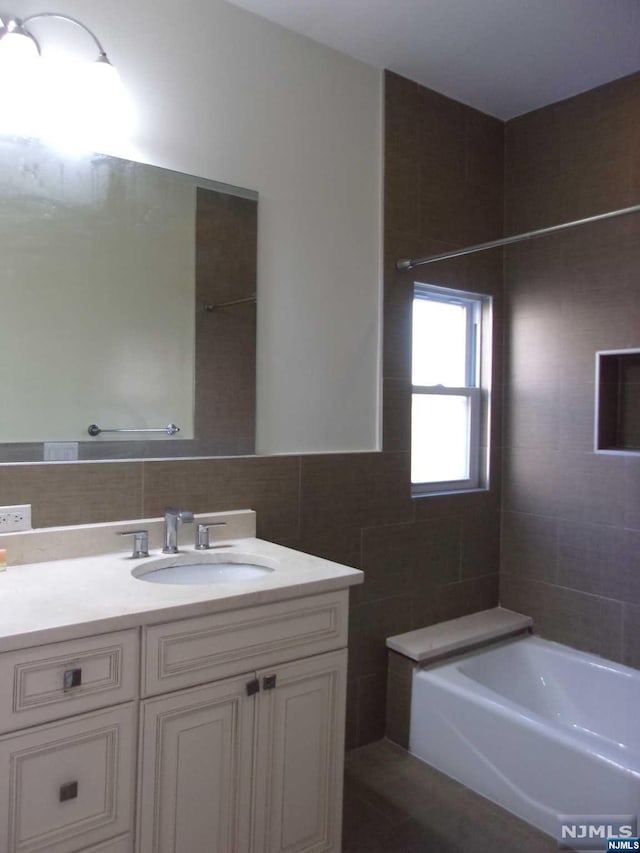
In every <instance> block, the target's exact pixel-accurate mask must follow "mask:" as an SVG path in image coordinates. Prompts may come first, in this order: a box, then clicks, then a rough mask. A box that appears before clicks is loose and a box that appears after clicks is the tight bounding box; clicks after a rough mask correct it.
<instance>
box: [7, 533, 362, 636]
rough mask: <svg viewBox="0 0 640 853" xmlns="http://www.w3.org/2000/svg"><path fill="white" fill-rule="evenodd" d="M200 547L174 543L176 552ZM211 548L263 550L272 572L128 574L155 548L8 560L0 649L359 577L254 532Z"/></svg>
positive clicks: (340, 584)
mask: <svg viewBox="0 0 640 853" xmlns="http://www.w3.org/2000/svg"><path fill="white" fill-rule="evenodd" d="M124 526H126V525H124ZM5 538H6V537H5ZM125 544H128V543H125ZM202 553H203V552H199V551H194V550H192V549H190V548H184V549H183V548H181V553H180V557H181V559H184V558H186V557H188V556H193V557H194V558H195V559H199V558H200V555H201V554H202ZM205 553H206V552H205ZM212 553H216V554H224V553H235V554H243V555H247V556H249V557H250V556H251V555H255V556H256V557H257V558H259V557H264V558H265V559H266V561H268V562H269V563H270V565H273V566H274V571H273V572H271V573H269V574H268V575H266V576H263V577H261V578H259V579H257V580H246V581H238V582H235V583H215V584H202V585H176V584H166V585H165V584H157V583H148V582H145V581H143V580H139V579H138V578H136V577H134V576H133V575H132V571H134V570H136V569H138V568H140V567H144V566H145V564H149V563H150V562H151V560H152V559H153V558H156V559H159V558H165V559H166V555H163V554H162V553H161V552H160V551H159V550H154V551H152V553H151V556H150V557H148V558H144V559H132V558H131V557H128V556H127V555H126V554H125V553H117V554H113V553H111V554H97V555H92V556H83V557H75V558H72V559H57V560H46V561H42V562H33V563H26V564H23V565H15V566H10V567H9V569H8V570H7V571H6V572H2V573H0V651H8V650H12V649H19V648H26V647H29V646H36V645H41V644H42V643H51V642H58V641H61V640H68V639H72V638H76V637H82V636H89V635H91V634H100V633H105V632H108V631H118V630H122V629H124V628H130V627H135V626H140V625H149V624H152V623H158V622H167V621H171V620H174V619H183V618H186V617H192V616H202V615H205V614H212V613H218V612H221V611H226V610H236V609H239V608H242V607H251V606H254V605H257V604H268V603H270V602H274V601H283V600H287V599H293V598H299V597H301V596H306V595H317V594H320V593H324V592H329V591H331V590H338V589H345V588H347V587H349V586H352V585H354V584H358V583H361V582H362V580H363V574H362V572H360V571H358V570H357V569H352V568H349V567H348V566H342V565H340V564H338V563H333V562H330V561H329V560H323V559H321V558H319V557H313V556H311V555H310V554H304V553H302V552H300V551H295V550H292V549H291V548H285V547H282V546H280V545H275V544H274V543H272V542H267V541H265V540H262V539H257V538H255V537H243V538H237V539H230V540H226V541H223V542H219V543H216V547H215V549H214V551H213V552H212ZM258 562H259V560H258Z"/></svg>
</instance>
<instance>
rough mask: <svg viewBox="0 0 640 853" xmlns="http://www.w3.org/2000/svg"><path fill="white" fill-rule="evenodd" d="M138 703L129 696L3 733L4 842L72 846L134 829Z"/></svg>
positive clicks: (23, 847) (6, 847) (55, 848)
mask: <svg viewBox="0 0 640 853" xmlns="http://www.w3.org/2000/svg"><path fill="white" fill-rule="evenodd" d="M135 711H136V706H135V705H134V704H133V703H129V704H127V705H120V706H119V707H117V708H110V709H109V710H107V711H97V712H94V713H91V714H85V715H83V716H81V717H76V718H73V719H71V720H64V721H62V722H58V723H52V724H49V725H47V726H39V727H38V728H34V729H30V730H29V731H27V732H23V733H21V734H14V735H6V736H5V737H3V738H0V804H1V813H0V850H3V851H6V853H40V851H46V853H72V851H77V850H82V849H83V848H89V850H91V846H92V845H97V844H98V843H100V842H104V841H106V840H107V839H109V838H114V837H116V836H118V835H120V834H122V833H125V832H131V830H132V815H133V808H132V801H133V780H134V757H135V753H136V741H135V716H136V714H135ZM113 844H115V842H113ZM114 849H115V850H118V849H119V848H118V847H117V846H116V847H115V848H114ZM124 849H125V850H126V847H125V848H124ZM98 850H101V848H100V847H98ZM106 850H110V848H109V846H107V847H106Z"/></svg>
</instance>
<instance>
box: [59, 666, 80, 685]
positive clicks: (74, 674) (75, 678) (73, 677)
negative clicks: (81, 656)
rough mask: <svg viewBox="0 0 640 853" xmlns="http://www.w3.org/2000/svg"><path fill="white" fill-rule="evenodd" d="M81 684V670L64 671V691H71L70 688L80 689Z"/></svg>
mask: <svg viewBox="0 0 640 853" xmlns="http://www.w3.org/2000/svg"><path fill="white" fill-rule="evenodd" d="M81 684H82V669H81V668H80V667H78V668H77V669H66V670H65V672H64V678H63V686H64V689H65V690H71V688H72V687H80V685H81Z"/></svg>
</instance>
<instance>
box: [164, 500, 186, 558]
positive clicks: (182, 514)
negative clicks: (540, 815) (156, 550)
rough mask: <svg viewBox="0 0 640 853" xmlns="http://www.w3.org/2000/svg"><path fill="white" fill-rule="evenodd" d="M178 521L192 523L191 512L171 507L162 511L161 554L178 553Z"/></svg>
mask: <svg viewBox="0 0 640 853" xmlns="http://www.w3.org/2000/svg"><path fill="white" fill-rule="evenodd" d="M178 521H181V522H182V523H183V524H192V523H193V513H192V512H189V510H188V509H172V508H171V507H169V508H168V509H166V510H165V511H164V547H163V549H162V553H163V554H177V553H178Z"/></svg>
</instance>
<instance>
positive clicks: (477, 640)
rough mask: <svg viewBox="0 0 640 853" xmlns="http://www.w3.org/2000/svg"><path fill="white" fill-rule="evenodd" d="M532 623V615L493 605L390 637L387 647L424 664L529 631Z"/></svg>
mask: <svg viewBox="0 0 640 853" xmlns="http://www.w3.org/2000/svg"><path fill="white" fill-rule="evenodd" d="M532 625H533V619H532V618H531V617H530V616H524V615H523V614H522V613H515V612H514V611H513V610H506V609H504V608H502V607H492V608H491V609H490V610H482V611H480V612H479V613H471V614H470V615H469V616H461V617H460V618H459V619H450V620H448V621H447V622H439V623H438V624H436V625H429V626H428V627H427V628H419V629H418V630H417V631H408V632H407V633H406V634H396V636H395V637H388V638H387V648H389V649H391V650H392V651H394V652H397V653H398V654H400V655H402V656H403V657H405V658H409V659H410V660H412V661H415V662H416V663H417V664H419V665H424V664H426V663H431V662H432V661H433V660H436V659H437V658H441V657H444V656H445V655H450V654H452V653H453V652H463V651H466V650H467V649H469V648H472V647H475V646H478V645H480V644H481V643H486V642H489V641H491V640H499V639H501V638H502V637H509V636H512V635H513V634H518V633H521V632H523V631H528V630H529V629H530V628H531V626H532Z"/></svg>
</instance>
